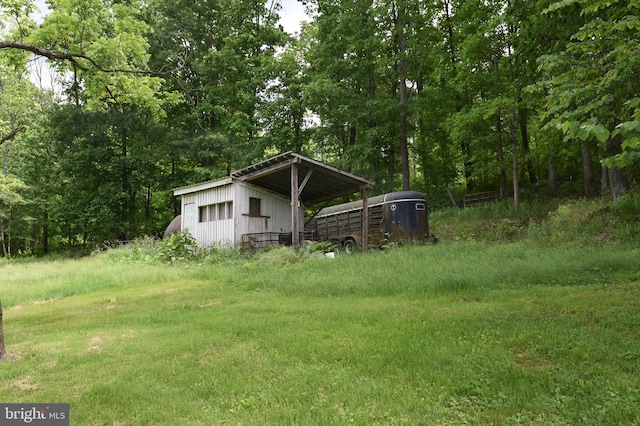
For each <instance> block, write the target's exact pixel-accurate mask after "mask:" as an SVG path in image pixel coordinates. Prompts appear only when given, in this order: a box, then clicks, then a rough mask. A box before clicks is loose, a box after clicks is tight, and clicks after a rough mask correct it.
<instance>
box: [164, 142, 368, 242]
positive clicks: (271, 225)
mask: <svg viewBox="0 0 640 426" xmlns="http://www.w3.org/2000/svg"><path fill="white" fill-rule="evenodd" d="M373 185H374V183H373V182H372V181H370V180H367V179H365V178H362V177H359V176H355V175H353V174H351V173H348V172H345V171H341V170H339V169H336V168H334V167H332V166H329V165H327V164H324V163H321V162H319V161H316V160H312V159H310V158H307V157H304V156H302V155H300V154H296V153H293V152H287V153H284V154H281V155H278V156H276V157H273V158H270V159H268V160H265V161H262V162H260V163H257V164H254V165H252V166H249V167H247V168H244V169H241V170H237V171H235V172H233V173H231V176H229V177H227V178H224V179H219V180H215V181H210V182H203V183H199V184H196V185H191V186H187V187H183V188H177V189H175V190H174V195H175V196H179V197H181V207H182V224H181V225H182V226H181V228H182V229H187V230H189V232H190V233H191V234H192V235H193V236H194V238H195V239H196V241H197V242H198V244H199V245H200V246H209V245H212V244H217V245H220V246H221V247H232V246H237V245H240V244H241V243H243V242H244V243H247V242H251V241H252V240H251V238H257V235H258V234H263V235H276V237H275V239H276V240H275V242H280V243H287V244H292V245H293V246H298V245H299V243H300V233H301V231H302V230H303V227H304V226H303V219H304V208H305V207H309V206H311V205H313V204H315V203H319V202H322V201H326V200H330V199H333V198H336V197H339V196H342V195H346V194H353V193H355V192H358V191H362V194H363V206H364V207H365V211H366V206H367V198H368V197H367V195H368V192H367V191H368V188H370V187H372V186H373ZM363 228H364V229H367V228H366V227H363ZM283 237H284V238H285V240H283ZM287 237H288V240H286V238H287ZM270 238H272V239H273V238H274V237H273V236H272V237H270ZM366 238H367V236H366V232H364V233H363V239H364V241H363V245H364V246H365V247H366ZM278 239H279V241H278Z"/></svg>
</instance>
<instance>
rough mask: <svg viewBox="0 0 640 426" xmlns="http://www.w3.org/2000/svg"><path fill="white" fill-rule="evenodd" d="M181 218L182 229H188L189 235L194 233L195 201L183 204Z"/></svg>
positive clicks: (195, 219)
mask: <svg viewBox="0 0 640 426" xmlns="http://www.w3.org/2000/svg"><path fill="white" fill-rule="evenodd" d="M182 218H183V219H182V229H188V230H189V231H190V232H191V235H195V231H196V225H197V223H198V209H197V208H196V204H195V203H189V204H185V205H184V212H183V213H182Z"/></svg>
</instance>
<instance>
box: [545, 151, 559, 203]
mask: <svg viewBox="0 0 640 426" xmlns="http://www.w3.org/2000/svg"><path fill="white" fill-rule="evenodd" d="M555 149H556V146H555V144H552V145H551V148H550V149H549V158H548V159H547V179H548V180H549V184H548V188H549V194H551V195H555V194H556V192H558V183H557V179H556V164H555V163H554V161H553V151H554V150H555Z"/></svg>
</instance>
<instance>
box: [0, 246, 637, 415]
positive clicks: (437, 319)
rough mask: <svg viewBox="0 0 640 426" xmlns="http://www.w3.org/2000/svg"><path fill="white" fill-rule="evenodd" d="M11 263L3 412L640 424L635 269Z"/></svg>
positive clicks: (399, 255)
mask: <svg viewBox="0 0 640 426" xmlns="http://www.w3.org/2000/svg"><path fill="white" fill-rule="evenodd" d="M278 251H279V250H277V251H275V252H272V253H268V254H265V255H263V256H259V257H253V258H247V259H246V260H244V261H241V262H236V263H219V264H200V265H198V264H195V263H187V264H180V265H174V266H167V265H161V264H152V265H147V264H142V263H135V262H132V263H131V262H116V261H114V260H113V259H114V258H113V257H109V256H97V257H93V258H88V259H82V260H69V261H55V262H28V263H10V262H4V263H0V297H1V298H2V302H3V306H4V332H5V338H6V344H7V351H8V352H9V353H10V354H11V355H12V357H11V359H9V360H7V361H5V362H2V363H0V401H2V402H67V403H70V404H71V424H73V425H212V424H245V425H255V424H257V425H260V424H265V425H267V424H268V425H289V424H290V425H301V424H310V425H329V424H331V425H332V424H360V425H375V424H378V425H394V424H410V425H417V424H422V425H445V424H452V425H459V424H478V425H485V424H513V425H516V424H527V425H528V424H538V425H550V424H555V425H575V424H594V425H595V424H598V425H601V424H638V423H640V381H639V380H638V372H639V371H640V328H639V327H638V324H640V262H639V260H640V252H639V251H638V250H631V249H629V248H628V247H627V248H624V249H623V248H616V247H592V248H589V247H574V246H571V247H569V246H566V247H558V248H556V247H542V246H540V245H534V244H527V243H517V244H504V245H487V244H479V243H472V242H461V243H446V242H445V243H443V244H438V245H435V246H424V247H402V248H397V249H393V250H389V251H384V252H374V253H370V254H367V255H354V256H344V255H343V256H337V257H336V258H335V259H327V258H323V257H312V258H309V259H307V260H305V261H304V262H301V263H296V264H288V262H283V261H282V260H283V259H286V256H279V254H278Z"/></svg>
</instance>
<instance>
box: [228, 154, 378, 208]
mask: <svg viewBox="0 0 640 426" xmlns="http://www.w3.org/2000/svg"><path fill="white" fill-rule="evenodd" d="M294 163H295V164H297V166H298V176H299V182H300V183H299V198H300V200H301V201H302V202H303V203H304V204H305V205H306V206H310V205H313V204H316V203H320V202H323V201H327V200H331V199H333V198H337V197H340V196H343V195H349V194H353V193H354V192H358V191H360V190H362V189H363V188H371V187H373V185H374V184H375V183H374V182H373V181H370V180H368V179H365V178H363V177H360V176H356V175H354V174H351V173H349V172H345V171H343V170H340V169H337V168H335V167H332V166H329V165H328V164H325V163H322V162H320V161H316V160H312V159H311V158H308V157H305V156H303V155H300V154H297V153H295V152H291V151H289V152H285V153H284V154H280V155H278V156H276V157H273V158H270V159H268V160H264V161H262V162H260V163H257V164H254V165H251V166H249V167H245V168H244V169H240V170H236V171H234V172H232V173H231V177H232V178H234V179H238V180H241V181H244V182H250V183H252V184H253V185H257V186H260V187H263V188H265V189H268V190H270V191H273V192H276V193H278V194H282V195H286V196H290V195H291V165H292V164H294Z"/></svg>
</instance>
